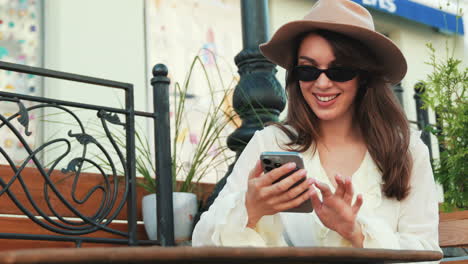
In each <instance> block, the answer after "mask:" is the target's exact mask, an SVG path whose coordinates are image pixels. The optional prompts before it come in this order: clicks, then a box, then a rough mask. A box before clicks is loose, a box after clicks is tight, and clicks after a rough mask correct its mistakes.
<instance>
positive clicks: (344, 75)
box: [327, 68, 358, 82]
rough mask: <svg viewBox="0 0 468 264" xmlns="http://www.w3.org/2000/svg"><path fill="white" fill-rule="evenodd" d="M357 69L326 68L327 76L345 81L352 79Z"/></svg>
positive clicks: (337, 80)
mask: <svg viewBox="0 0 468 264" xmlns="http://www.w3.org/2000/svg"><path fill="white" fill-rule="evenodd" d="M357 74H358V71H356V70H353V69H349V68H330V69H328V70H327V76H328V78H330V80H332V81H335V82H347V81H349V80H352V79H353V78H354V77H356V75H357Z"/></svg>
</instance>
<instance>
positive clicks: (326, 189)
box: [314, 181, 333, 198]
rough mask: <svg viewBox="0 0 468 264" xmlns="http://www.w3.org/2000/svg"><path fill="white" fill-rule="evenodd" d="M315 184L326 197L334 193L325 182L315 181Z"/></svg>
mask: <svg viewBox="0 0 468 264" xmlns="http://www.w3.org/2000/svg"><path fill="white" fill-rule="evenodd" d="M314 185H315V186H316V187H317V188H318V189H319V190H320V192H321V193H322V196H323V197H324V198H326V197H328V196H331V195H333V193H332V191H331V190H330V187H328V185H326V184H325V183H322V182H319V181H315V182H314Z"/></svg>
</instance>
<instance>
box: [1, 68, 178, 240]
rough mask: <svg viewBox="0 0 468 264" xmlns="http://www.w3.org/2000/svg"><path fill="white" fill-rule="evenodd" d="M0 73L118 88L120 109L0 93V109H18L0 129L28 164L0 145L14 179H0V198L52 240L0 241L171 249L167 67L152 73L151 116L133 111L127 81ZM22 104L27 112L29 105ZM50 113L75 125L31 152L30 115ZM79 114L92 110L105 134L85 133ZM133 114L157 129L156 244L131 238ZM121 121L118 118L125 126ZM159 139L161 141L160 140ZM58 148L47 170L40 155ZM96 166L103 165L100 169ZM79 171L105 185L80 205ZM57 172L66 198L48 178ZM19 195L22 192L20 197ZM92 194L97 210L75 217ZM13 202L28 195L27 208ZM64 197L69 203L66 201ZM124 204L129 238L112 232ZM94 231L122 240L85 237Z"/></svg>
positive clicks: (134, 228) (5, 236) (134, 234)
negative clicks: (37, 190)
mask: <svg viewBox="0 0 468 264" xmlns="http://www.w3.org/2000/svg"><path fill="white" fill-rule="evenodd" d="M0 70H6V71H13V72H17V73H26V74H32V75H37V76H42V77H49V78H54V79H60V80H68V81H73V82H78V83H84V84H93V85H97V86H98V87H103V86H104V87H110V88H112V89H119V90H123V91H124V93H125V103H124V107H123V109H121V108H114V107H108V106H101V105H94V104H86V103H78V102H74V101H65V100H57V99H51V98H44V97H38V96H30V95H23V94H17V93H10V92H3V91H0V106H1V105H2V104H8V103H10V104H16V105H17V107H18V111H17V112H16V113H13V114H12V115H9V116H8V117H6V116H4V115H1V114H0V129H1V128H4V129H7V130H9V131H10V133H12V134H13V135H14V137H15V138H16V140H18V141H19V142H20V144H22V145H23V146H24V151H26V152H27V153H26V158H24V159H23V160H22V161H21V162H20V163H15V161H14V158H13V157H12V156H11V154H9V153H8V150H7V149H4V148H2V147H0V156H2V157H3V158H4V160H6V161H7V163H8V165H9V166H10V168H11V170H12V174H13V177H11V178H10V179H6V178H4V175H0V186H1V187H0V197H1V196H4V195H8V196H9V198H10V199H11V201H12V202H13V203H14V204H15V205H16V207H17V208H18V209H19V210H21V212H22V213H23V214H24V215H26V216H27V217H28V218H29V219H30V220H31V221H32V222H34V223H35V224H37V225H39V226H40V227H42V228H44V229H46V230H48V231H50V232H52V233H54V235H37V234H19V233H0V239H27V240H52V241H71V242H75V243H76V245H77V247H80V246H81V243H82V242H93V243H114V244H128V245H141V244H160V245H163V246H169V245H174V231H173V215H172V176H171V169H170V162H171V159H170V156H171V154H170V147H168V146H169V144H166V142H170V140H168V139H167V138H168V137H170V127H169V98H168V86H169V79H168V78H167V68H166V67H165V66H164V65H160V64H159V65H156V66H155V68H154V69H153V75H154V77H153V79H152V80H151V84H152V86H153V92H154V107H155V108H154V112H153V113H150V112H140V111H135V107H134V90H133V85H132V84H129V83H122V82H116V81H111V80H105V79H99V78H94V77H89V76H82V75H77V74H71V73H65V72H59V71H53V70H48V69H43V68H37V67H30V66H25V65H20V64H13V63H7V62H1V61H0ZM25 102H28V104H25ZM26 105H31V106H28V107H27V106H26ZM50 109H54V111H59V112H61V113H62V114H64V115H68V116H69V117H70V120H72V121H73V123H74V124H73V125H72V128H70V129H69V130H68V133H66V135H64V136H63V137H60V138H54V139H47V140H46V141H45V142H43V143H42V144H41V145H40V146H38V147H31V146H29V145H28V140H27V138H28V137H30V136H31V132H29V130H28V125H29V121H30V120H29V113H31V112H33V111H44V110H50ZM77 109H78V110H80V111H81V110H86V111H92V112H94V113H95V115H96V117H97V120H98V123H99V124H100V129H101V130H102V131H104V134H105V136H103V137H96V136H93V135H92V134H91V133H89V129H87V127H86V126H85V125H84V124H83V122H82V121H81V120H80V118H79V117H78V115H77V114H76V112H77ZM135 116H141V117H147V118H152V119H153V120H154V123H155V137H156V138H155V140H156V143H157V144H155V146H156V149H155V152H156V164H157V168H158V177H157V181H158V184H157V186H158V192H157V196H158V198H157V201H158V207H157V209H158V214H157V215H158V226H159V228H158V240H157V241H144V240H139V239H138V237H137V211H136V210H137V201H136V175H135V174H136V168H135V155H136V154H135ZM121 118H123V121H122V120H121ZM15 120H17V121H18V122H19V123H20V124H21V126H22V129H18V128H17V127H15V124H14V123H13V121H15ZM119 129H120V131H122V130H123V132H122V133H123V134H124V135H125V140H124V141H123V142H125V143H124V144H123V145H122V144H119V142H118V139H117V138H116V135H115V133H113V132H112V131H114V130H119ZM23 131H24V132H23ZM161 139H163V140H165V141H161ZM103 141H105V142H103ZM57 144H62V146H65V150H64V151H63V152H62V153H61V154H60V155H59V156H58V157H57V158H56V159H55V160H53V161H52V162H51V163H49V164H47V165H46V164H45V162H44V161H43V159H41V157H40V155H41V154H43V152H44V151H45V150H46V149H50V148H53V147H55V146H56V145H57ZM75 145H76V146H79V147H80V150H79V152H78V154H76V152H74V151H72V146H75ZM109 146H110V147H109ZM91 148H92V149H93V150H95V151H97V152H98V153H97V154H96V153H94V156H93V157H90V156H91V155H90V153H89V150H90V149H91ZM74 149H75V148H74ZM97 156H99V161H100V162H99V161H98V160H97V159H96V157H97ZM102 162H104V163H105V164H106V166H104V165H103V164H101V163H102ZM28 163H32V164H33V165H34V167H35V168H36V169H37V171H38V172H39V173H40V176H41V178H42V179H38V180H41V181H43V197H44V200H45V205H44V201H36V200H35V197H34V196H33V195H32V194H31V190H30V188H29V187H28V186H27V184H26V183H25V179H24V169H25V168H26V166H27V164H28ZM64 163H65V164H67V165H66V166H63V167H60V166H61V165H60V164H64ZM85 167H92V168H94V170H95V171H98V173H99V174H100V175H101V176H102V179H103V180H102V184H98V185H96V186H93V187H92V188H91V189H90V190H89V191H88V193H87V194H86V195H85V196H84V198H81V199H79V198H78V197H77V195H76V190H77V185H79V178H80V175H81V174H82V171H83V169H84V168H85ZM104 167H105V168H104ZM56 169H62V173H63V175H66V177H72V178H73V185H72V187H71V188H70V189H69V190H68V191H69V192H70V193H68V194H64V193H62V192H61V190H60V188H58V186H57V181H54V180H52V173H53V172H54V170H56ZM118 172H121V174H122V175H121V176H123V177H119V175H118V174H119V173H118ZM61 177H62V176H61ZM63 177H65V176H63ZM122 179H123V180H122ZM14 184H17V185H18V186H21V188H17V189H15V191H14V190H13V189H12V188H11V186H12V185H14ZM119 188H121V189H122V188H123V195H122V196H121V197H120V196H119V195H118V194H119V191H118V190H119ZM18 189H21V190H22V191H21V193H18ZM62 191H63V190H62ZM98 192H100V193H101V197H102V198H101V201H100V203H99V204H98V206H97V208H95V209H93V212H92V213H83V212H82V211H81V209H82V208H83V206H86V203H87V202H88V201H89V198H90V197H91V196H92V195H93V194H96V193H98ZM51 196H54V197H57V198H58V200H59V201H60V206H61V207H65V208H66V209H67V210H68V211H69V212H71V215H72V216H71V217H70V216H69V215H67V216H64V215H61V213H59V210H57V207H58V205H56V204H54V203H51V201H50V197H51ZM19 197H22V198H23V197H26V200H27V201H28V204H24V200H25V199H19ZM67 197H72V199H71V201H70V199H69V198H68V199H67ZM22 201H23V202H22ZM125 205H127V224H128V232H122V231H119V230H116V229H113V228H111V227H110V224H111V223H112V222H114V221H115V220H116V219H117V216H118V215H119V214H120V213H121V212H122V210H123V208H124V206H125ZM155 207H156V205H155ZM88 209H89V208H88ZM50 212H51V213H50ZM97 231H103V232H106V233H111V234H113V235H116V236H118V237H120V238H106V237H101V238H100V237H88V236H84V235H87V234H91V233H95V232H97Z"/></svg>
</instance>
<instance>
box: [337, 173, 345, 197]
mask: <svg viewBox="0 0 468 264" xmlns="http://www.w3.org/2000/svg"><path fill="white" fill-rule="evenodd" d="M335 181H336V191H335V195H336V196H337V197H340V198H343V196H344V194H345V181H344V178H343V176H342V175H341V174H339V173H337V174H335Z"/></svg>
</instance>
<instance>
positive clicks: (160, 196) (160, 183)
mask: <svg viewBox="0 0 468 264" xmlns="http://www.w3.org/2000/svg"><path fill="white" fill-rule="evenodd" d="M167 73H168V70H167V67H166V66H165V65H164V64H156V65H155V66H154V68H153V76H154V77H153V78H152V79H151V85H152V86H153V104H154V140H155V145H156V146H155V151H156V172H157V175H156V207H157V210H156V212H157V216H158V217H157V221H158V222H157V227H158V241H159V242H160V243H161V246H174V245H175V240H174V215H173V201H172V166H171V165H172V164H171V163H172V160H171V143H170V142H171V128H170V120H169V83H170V80H169V78H167Z"/></svg>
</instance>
